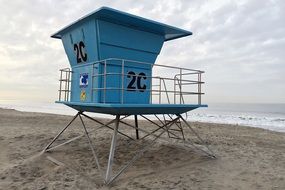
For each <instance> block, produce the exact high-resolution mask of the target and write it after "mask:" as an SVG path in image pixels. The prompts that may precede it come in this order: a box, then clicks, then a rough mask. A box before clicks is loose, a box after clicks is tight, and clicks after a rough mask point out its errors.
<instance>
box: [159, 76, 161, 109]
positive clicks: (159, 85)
mask: <svg viewBox="0 0 285 190" xmlns="http://www.w3.org/2000/svg"><path fill="white" fill-rule="evenodd" d="M159 104H161V78H160V77H159Z"/></svg>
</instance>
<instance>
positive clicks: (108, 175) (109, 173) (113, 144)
mask: <svg viewBox="0 0 285 190" xmlns="http://www.w3.org/2000/svg"><path fill="white" fill-rule="evenodd" d="M119 121H120V115H116V124H115V128H114V133H113V137H112V142H111V148H110V153H109V159H108V165H107V171H106V177H105V182H106V183H109V181H110V179H111V176H112V165H113V159H114V154H115V149H116V143H117V134H118V127H119Z"/></svg>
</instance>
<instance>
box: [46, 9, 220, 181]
mask: <svg viewBox="0 0 285 190" xmlns="http://www.w3.org/2000/svg"><path fill="white" fill-rule="evenodd" d="M191 34H192V33H191V32H189V31H186V30H183V29H179V28H176V27H173V26H169V25H166V24H162V23H159V22H156V21H152V20H148V19H145V18H141V17H138V16H135V15H131V14H128V13H125V12H121V11H118V10H115V9H111V8H108V7H102V8H100V9H98V10H96V11H95V12H92V13H91V14H88V15H86V16H85V17H83V18H81V19H79V20H77V21H75V22H74V23H72V24H70V25H68V26H66V27H65V28H63V29H61V30H60V31H58V32H56V33H55V34H53V35H52V36H51V37H53V38H57V39H61V40H62V43H63V46H64V50H65V52H66V54H67V57H68V60H69V63H70V66H71V69H69V68H66V69H62V70H60V89H59V100H58V101H57V103H62V104H65V105H67V106H69V107H71V108H74V109H76V110H77V111H78V113H77V114H76V115H75V116H74V118H73V119H72V121H71V122H70V123H69V124H68V125H67V126H66V127H64V128H63V130H62V131H61V132H60V133H59V134H58V135H57V136H56V137H55V138H54V139H53V140H52V142H50V143H49V144H48V146H47V147H46V148H45V149H44V151H45V152H46V151H50V150H52V149H54V148H56V147H58V146H61V145H63V144H66V143H68V142H71V141H73V140H76V139H78V137H76V138H74V139H71V140H69V141H68V142H66V143H62V144H59V145H56V146H53V147H52V146H51V145H52V144H53V143H54V142H55V140H56V139H57V138H58V137H59V136H60V135H61V134H62V133H63V132H64V131H65V130H66V129H67V128H68V127H69V126H70V124H71V123H72V122H73V121H74V120H75V119H76V118H77V117H79V118H80V120H81V122H82V125H83V127H84V130H85V135H86V136H87V138H88V141H89V145H90V147H91V149H92V152H93V156H94V158H95V160H96V164H97V167H98V169H99V171H100V173H101V174H102V176H104V180H105V183H107V184H109V183H111V182H112V181H113V180H114V179H116V178H117V177H118V176H119V175H120V174H121V173H122V172H123V171H124V170H125V169H127V168H128V167H129V166H130V165H131V164H132V163H133V162H134V161H135V160H136V159H137V158H138V157H139V156H138V155H141V154H142V153H143V152H144V151H146V149H145V148H144V149H141V150H140V151H139V152H138V153H137V155H136V156H135V157H134V158H133V159H132V160H131V161H130V162H129V163H128V164H127V165H126V166H125V167H123V168H122V169H121V170H120V171H119V172H118V173H117V174H115V175H112V164H113V158H114V153H115V147H116V141H117V135H118V134H120V135H123V136H125V137H126V138H129V139H132V140H135V138H133V137H132V136H131V135H129V134H125V133H122V132H120V131H119V130H118V127H119V124H120V123H123V124H124V125H126V126H129V127H131V128H133V129H135V131H136V139H144V138H146V137H148V136H152V137H154V139H153V141H155V140H157V139H159V138H162V137H163V134H167V135H168V138H175V139H178V140H181V141H182V142H183V143H187V140H186V138H185V136H184V130H183V128H184V127H185V126H186V127H187V128H189V129H190V130H191V132H192V133H194V134H195V135H197V137H198V139H199V140H200V141H201V142H202V143H203V140H202V139H201V138H200V137H199V135H198V134H197V133H196V132H195V131H194V130H193V128H192V127H191V126H190V125H189V124H188V123H187V122H186V120H185V118H183V117H182V116H181V114H183V113H187V112H188V111H191V110H193V109H196V108H199V107H207V105H204V104H202V103H201V95H202V94H203V93H202V92H201V91H202V90H201V85H202V84H203V82H202V81H201V75H202V73H203V71H200V70H193V69H186V68H181V67H177V66H174V65H175V63H174V60H170V61H169V62H167V63H164V64H155V61H156V58H157V56H158V55H159V53H160V51H161V48H162V46H163V44H164V42H167V41H170V40H174V39H177V38H181V37H185V36H189V35H191ZM188 102H190V103H188ZM86 112H95V113H103V114H111V115H114V116H115V119H113V120H111V121H110V122H108V123H102V122H100V121H98V120H96V119H94V118H92V117H90V116H88V115H86ZM149 115H154V116H155V117H156V118H157V120H158V121H159V123H157V122H155V121H152V120H151V119H149V118H148V117H147V116H149ZM158 115H160V116H162V117H159V116H158ZM131 116H134V120H135V124H134V125H132V124H129V123H127V122H125V121H123V119H125V118H129V117H131ZM138 116H139V117H141V118H143V119H145V120H147V121H149V122H150V123H151V124H153V125H155V126H156V127H157V128H156V129H155V130H153V131H151V132H148V131H146V130H145V129H143V128H139V126H138V119H137V118H138ZM82 117H85V118H88V119H91V120H93V121H95V122H97V123H99V124H101V125H102V126H105V127H108V128H109V129H111V130H113V131H114V133H113V138H112V142H111V148H110V153H109V160H108V164H107V168H106V173H104V172H102V167H101V166H100V163H99V161H98V157H97V154H96V151H97V150H96V149H95V148H94V146H93V144H92V140H91V138H90V137H89V135H88V132H87V129H86V127H85V124H84V121H83V119H82ZM112 123H115V125H114V127H112V126H111V125H110V124H112ZM182 123H184V125H182ZM183 126H184V127H183ZM174 128H175V129H174ZM139 131H141V133H145V134H146V135H145V136H143V137H141V138H140V137H139ZM160 131H161V132H160ZM157 132H160V133H158V134H157ZM177 132H178V133H179V135H178V134H177ZM80 137H81V136H80ZM192 146H194V147H195V148H197V149H199V150H201V151H203V152H204V153H206V154H207V155H209V156H211V157H214V154H213V152H212V151H211V150H210V149H209V147H208V146H207V145H206V144H205V146H206V148H207V151H206V150H204V149H201V148H199V147H198V146H196V145H195V144H193V143H192Z"/></svg>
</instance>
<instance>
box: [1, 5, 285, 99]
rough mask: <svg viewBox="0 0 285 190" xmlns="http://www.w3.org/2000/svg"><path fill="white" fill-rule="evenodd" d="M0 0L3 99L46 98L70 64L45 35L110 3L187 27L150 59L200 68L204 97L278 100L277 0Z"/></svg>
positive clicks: (282, 13)
mask: <svg viewBox="0 0 285 190" xmlns="http://www.w3.org/2000/svg"><path fill="white" fill-rule="evenodd" d="M0 3H1V5H3V8H2V9H1V13H0V14H1V16H0V66H1V70H0V98H2V99H9V98H11V97H12V98H16V99H21V98H22V94H23V93H25V97H26V99H29V96H27V93H30V94H34V93H36V94H37V96H35V97H34V98H35V99H38V100H49V101H50V100H53V99H54V98H55V97H56V93H57V80H58V79H57V78H58V69H60V68H63V67H68V66H69V64H68V60H67V58H66V55H65V52H64V50H63V47H62V44H61V42H60V41H59V40H55V39H51V38H50V35H51V34H52V33H54V32H56V31H57V30H59V29H60V28H62V27H63V26H65V25H67V24H69V23H71V22H73V21H74V20H76V19H78V18H80V17H82V16H84V15H85V14H87V13H89V12H91V11H94V10H95V9H97V8H99V7H101V6H110V7H113V8H117V9H120V10H123V11H127V12H130V13H133V14H137V15H140V16H143V17H147V18H150V19H154V20H157V21H160V22H165V23H167V24H170V25H174V26H177V27H181V28H184V29H187V30H191V31H192V32H193V36H190V37H186V38H182V39H178V40H174V41H170V42H167V43H165V45H164V47H163V49H162V52H161V54H160V56H159V58H158V60H157V61H158V62H160V63H163V64H168V65H176V66H183V67H187V68H196V69H202V70H205V71H206V74H205V76H204V79H205V80H206V86H205V88H204V89H205V90H206V94H207V95H206V97H205V98H206V101H210V102H220V101H229V102H283V103H285V87H284V86H285V85H284V83H285V77H284V73H285V64H284V60H285V54H284V49H285V36H284V33H285V22H284V19H283V18H285V2H284V1H281V0H279V1H278V0H271V1H268V0H261V1H260V0H243V1H226V0H225V1H198V0H193V1H188V0H177V1H172V0H162V1H135V0H126V1H123V2H122V1H111V0H110V1H91V0H90V1H75V0H69V1H67V0H65V1H52V0H49V1H42V0H38V1H36V0H34V1H33V0H30V1H20V0H14V1H8V0H7V1H5V0H0ZM4 5H5V6H4ZM282 19H283V20H282ZM31 76H32V77H33V78H34V80H33V82H31V81H30V78H31ZM47 92H48V93H47ZM11 94H13V95H11ZM31 97H33V96H32V95H31Z"/></svg>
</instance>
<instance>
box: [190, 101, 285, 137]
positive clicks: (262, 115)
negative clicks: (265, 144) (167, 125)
mask: <svg viewBox="0 0 285 190" xmlns="http://www.w3.org/2000/svg"><path fill="white" fill-rule="evenodd" d="M208 106H209V107H208V108H200V109H197V110H194V111H192V112H189V113H188V120H190V121H200V122H210V123H224V124H234V125H245V126H251V127H259V128H264V129H269V130H273V131H279V132H285V104H253V103H250V104H245V103H239V104H237V103H212V104H209V105H208Z"/></svg>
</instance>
